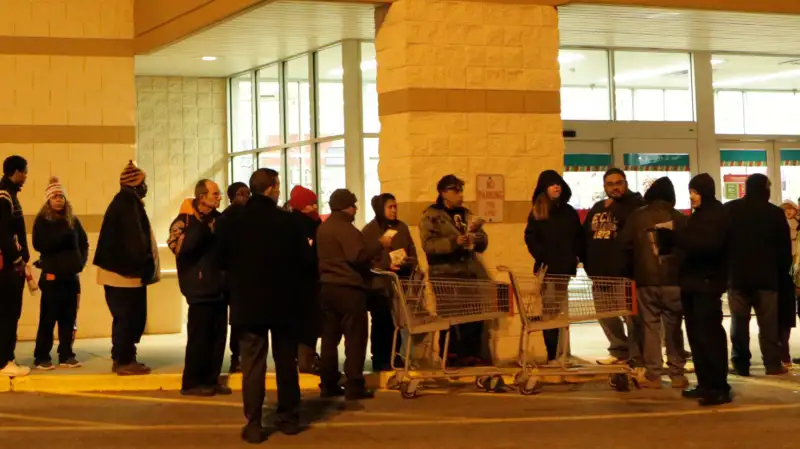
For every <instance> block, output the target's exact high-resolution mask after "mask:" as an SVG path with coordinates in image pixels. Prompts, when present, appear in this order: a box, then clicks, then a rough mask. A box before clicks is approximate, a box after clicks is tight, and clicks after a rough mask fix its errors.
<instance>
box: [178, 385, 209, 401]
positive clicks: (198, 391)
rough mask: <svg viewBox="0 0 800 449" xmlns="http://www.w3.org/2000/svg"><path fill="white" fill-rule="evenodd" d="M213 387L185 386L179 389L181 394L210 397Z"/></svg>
mask: <svg viewBox="0 0 800 449" xmlns="http://www.w3.org/2000/svg"><path fill="white" fill-rule="evenodd" d="M214 393H215V391H214V387H196V388H185V389H182V390H181V395H182V396H199V397H206V398H207V397H211V396H214Z"/></svg>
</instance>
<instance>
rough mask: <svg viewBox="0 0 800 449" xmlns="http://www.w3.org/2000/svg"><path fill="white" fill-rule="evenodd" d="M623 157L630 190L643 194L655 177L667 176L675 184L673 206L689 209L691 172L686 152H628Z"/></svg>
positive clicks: (684, 209)
mask: <svg viewBox="0 0 800 449" xmlns="http://www.w3.org/2000/svg"><path fill="white" fill-rule="evenodd" d="M623 159H624V161H625V173H626V175H627V177H628V185H629V186H630V189H631V190H633V191H634V192H639V193H641V194H642V195H644V194H645V192H647V189H649V188H650V186H651V185H653V182H655V180H656V179H658V178H663V177H667V178H669V179H670V181H672V184H673V185H674V186H675V200H676V201H675V208H676V209H678V210H681V211H685V212H686V211H689V210H691V207H692V206H691V202H690V201H689V188H688V185H689V181H691V180H692V172H691V171H690V169H689V155H688V154H652V153H630V154H625V155H623Z"/></svg>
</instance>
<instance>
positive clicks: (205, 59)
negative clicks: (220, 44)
mask: <svg viewBox="0 0 800 449" xmlns="http://www.w3.org/2000/svg"><path fill="white" fill-rule="evenodd" d="M200 59H202V60H203V61H216V60H217V57H216V56H203V57H202V58H200Z"/></svg>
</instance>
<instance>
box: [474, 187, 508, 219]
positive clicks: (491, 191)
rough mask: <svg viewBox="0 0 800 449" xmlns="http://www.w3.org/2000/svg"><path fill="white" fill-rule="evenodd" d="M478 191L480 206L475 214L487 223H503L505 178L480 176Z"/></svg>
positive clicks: (478, 205)
mask: <svg viewBox="0 0 800 449" xmlns="http://www.w3.org/2000/svg"><path fill="white" fill-rule="evenodd" d="M476 190H477V192H478V204H477V207H476V210H475V213H476V214H478V215H479V216H480V217H482V218H483V219H485V220H486V222H487V223H500V222H502V221H503V201H505V198H506V189H505V186H504V185H503V176H502V175H478V182H477V189H476Z"/></svg>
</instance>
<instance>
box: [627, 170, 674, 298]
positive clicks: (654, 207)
mask: <svg viewBox="0 0 800 449" xmlns="http://www.w3.org/2000/svg"><path fill="white" fill-rule="evenodd" d="M644 199H645V202H646V203H647V205H646V206H644V207H642V208H640V209H637V210H636V211H634V212H633V213H632V214H631V215H630V217H628V222H627V223H626V224H625V228H624V229H623V230H622V237H621V238H622V245H623V248H624V249H625V250H626V252H627V253H628V254H629V257H631V260H632V261H633V279H634V280H635V281H636V285H637V287H666V286H679V284H680V279H679V269H680V260H681V259H680V251H679V249H678V248H677V246H676V245H675V235H677V234H679V233H681V232H683V228H684V227H685V225H686V216H685V215H683V214H682V213H680V212H678V211H677V210H675V188H674V187H673V185H672V181H670V180H669V178H659V179H657V180H656V181H655V182H654V183H653V185H652V186H651V187H650V189H648V190H647V192H646V193H645V196H644ZM666 222H672V229H673V230H672V231H663V232H661V231H659V230H657V229H656V225H658V224H661V223H666Z"/></svg>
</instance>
